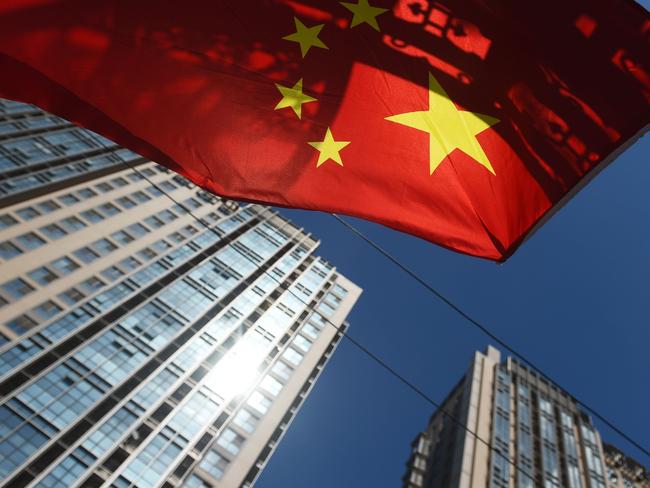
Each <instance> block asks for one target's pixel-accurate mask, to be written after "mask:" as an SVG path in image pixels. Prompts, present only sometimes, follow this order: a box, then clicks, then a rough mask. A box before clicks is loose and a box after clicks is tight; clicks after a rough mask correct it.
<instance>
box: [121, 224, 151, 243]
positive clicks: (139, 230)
mask: <svg viewBox="0 0 650 488" xmlns="http://www.w3.org/2000/svg"><path fill="white" fill-rule="evenodd" d="M126 229H127V230H128V231H129V233H130V234H131V235H132V236H135V238H136V239H137V238H138V237H142V236H143V235H145V234H147V233H148V232H149V229H147V228H146V227H145V226H144V225H142V224H131V225H129V226H128V227H127V228H126Z"/></svg>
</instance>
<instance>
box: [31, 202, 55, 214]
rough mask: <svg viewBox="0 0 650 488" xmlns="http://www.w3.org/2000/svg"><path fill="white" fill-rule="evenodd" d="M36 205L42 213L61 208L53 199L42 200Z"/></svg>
mask: <svg viewBox="0 0 650 488" xmlns="http://www.w3.org/2000/svg"><path fill="white" fill-rule="evenodd" d="M36 206H37V207H38V209H39V210H40V211H41V212H43V213H50V212H54V211H55V210H58V209H60V208H61V206H60V205H59V204H58V203H56V202H55V201H54V200H45V201H44V202H40V203H37V204H36Z"/></svg>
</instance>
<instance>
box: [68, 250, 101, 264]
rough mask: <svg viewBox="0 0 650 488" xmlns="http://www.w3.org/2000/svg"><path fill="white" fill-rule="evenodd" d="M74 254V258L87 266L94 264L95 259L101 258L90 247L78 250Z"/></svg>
mask: <svg viewBox="0 0 650 488" xmlns="http://www.w3.org/2000/svg"><path fill="white" fill-rule="evenodd" d="M72 254H74V257H76V258H77V259H79V260H80V261H83V262H84V263H86V264H88V263H92V262H93V261H94V260H95V259H97V258H99V254H97V253H96V252H95V251H93V250H92V249H90V248H89V247H82V248H81V249H77V250H76V251H74V252H73V253H72Z"/></svg>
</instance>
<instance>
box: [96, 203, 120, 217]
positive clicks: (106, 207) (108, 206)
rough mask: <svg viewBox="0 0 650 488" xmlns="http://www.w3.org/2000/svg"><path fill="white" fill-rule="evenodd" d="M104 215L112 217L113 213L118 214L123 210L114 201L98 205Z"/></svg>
mask: <svg viewBox="0 0 650 488" xmlns="http://www.w3.org/2000/svg"><path fill="white" fill-rule="evenodd" d="M97 208H98V209H99V210H100V211H101V212H102V213H103V214H104V215H106V216H108V217H112V216H113V215H117V214H118V213H120V212H121V210H120V209H119V208H117V207H116V206H115V205H113V204H112V203H103V204H101V205H100V206H99V207H97Z"/></svg>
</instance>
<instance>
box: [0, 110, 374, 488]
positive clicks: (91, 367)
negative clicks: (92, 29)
mask: <svg viewBox="0 0 650 488" xmlns="http://www.w3.org/2000/svg"><path fill="white" fill-rule="evenodd" d="M17 114H18V115H19V116H18V115H17ZM97 141H100V142H97ZM95 143H97V144H101V145H106V146H110V147H111V148H110V149H99V147H97V146H94V144H95ZM93 158H107V159H106V160H105V161H104V163H102V164H99V165H96V164H95V160H94V159H93ZM123 159H126V160H130V161H132V162H133V163H134V164H138V170H139V171H141V172H142V173H143V174H144V175H146V176H147V178H149V179H151V180H152V181H153V182H155V184H156V185H158V186H159V187H160V188H162V189H163V190H164V192H166V193H167V192H168V193H169V194H170V195H172V196H173V197H174V198H175V199H176V200H177V201H179V202H181V203H182V204H183V206H185V207H187V208H189V209H191V211H192V213H193V214H194V215H195V216H196V217H198V218H200V219H201V220H202V222H203V223H200V222H197V220H196V219H195V218H194V217H192V216H191V215H190V214H188V212H187V211H186V210H185V209H183V208H181V206H179V205H177V204H175V203H174V202H173V201H171V200H170V199H169V198H167V197H165V196H164V195H163V194H162V193H161V192H160V191H159V190H158V189H156V188H155V187H153V186H152V185H151V184H150V183H149V182H148V181H146V180H145V179H143V178H142V177H141V176H140V175H139V174H138V173H136V172H134V171H132V170H131V169H129V168H128V167H127V166H126V165H125V164H124V162H123V161H122V160H123ZM71 166H72V167H74V168H76V169H75V170H74V172H73V173H74V174H73V175H72V176H71V175H70V174H68V173H69V169H70V167H71ZM47 178H50V179H49V180H47ZM0 179H1V180H2V183H0V188H1V192H2V193H0V269H1V272H0V391H1V392H2V400H0V480H2V481H0V485H1V486H3V487H5V486H6V487H26V486H29V487H39V488H45V487H52V488H54V487H56V488H59V487H73V486H75V487H81V486H83V487H95V486H111V487H118V488H122V487H142V488H144V487H159V486H162V487H165V488H170V487H180V486H184V487H189V488H195V487H211V486H215V487H228V488H230V487H239V486H242V487H246V486H250V485H252V483H253V482H254V480H255V479H256V477H257V476H258V474H259V471H260V470H261V469H262V468H263V467H264V465H265V463H266V462H267V460H268V458H269V456H270V455H271V453H272V452H273V450H274V449H275V447H276V446H277V444H278V442H279V441H280V439H281V438H282V436H283V434H284V432H285V431H286V429H287V427H288V426H289V424H290V423H291V421H292V419H293V417H294V415H295V414H296V412H297V410H298V408H299V407H300V405H301V404H302V402H303V400H304V399H305V397H306V395H307V394H308V393H309V391H310V389H311V387H312V386H313V384H314V382H315V381H316V379H317V378H318V375H319V374H320V372H321V371H322V369H323V368H324V366H325V364H326V363H327V361H328V359H329V358H330V357H331V355H332V353H333V352H334V349H335V348H336V346H337V344H338V343H339V341H340V339H341V337H342V336H341V333H340V331H339V330H337V327H339V328H340V329H341V330H345V329H346V328H347V323H346V321H345V319H346V316H347V315H348V314H349V312H350V310H351V308H352V306H353V305H354V303H355V301H356V300H357V298H358V296H359V294H360V292H361V290H360V289H359V288H358V287H357V286H356V285H355V284H353V283H351V282H350V281H349V280H347V279H346V278H345V277H344V276H342V275H341V274H340V273H339V272H338V271H337V270H336V269H335V268H334V267H333V266H332V265H331V264H329V263H328V262H326V261H325V260H323V259H321V258H319V257H318V256H316V254H315V252H316V250H317V248H318V245H319V241H318V240H316V239H315V238H314V237H312V236H311V235H309V234H308V233H306V232H305V231H303V230H302V229H299V228H297V227H295V226H294V225H293V224H291V222H289V221H287V220H285V219H284V218H282V217H281V216H280V215H278V214H277V213H276V212H274V211H272V210H271V209H268V208H266V207H262V206H259V205H243V206H240V205H237V204H236V203H234V202H229V201H223V200H221V199H219V198H216V197H214V196H212V195H210V194H207V193H205V192H203V191H201V190H200V189H198V188H196V187H195V186H193V185H192V184H190V183H189V182H188V181H186V180H185V179H184V178H182V177H180V176H177V175H174V174H173V173H170V172H169V171H168V170H166V169H165V168H163V167H160V166H157V165H156V164H155V163H152V162H149V161H146V160H143V159H142V158H139V157H138V156H136V155H134V154H133V153H131V152H129V151H126V150H125V149H121V148H119V147H116V146H114V145H113V144H112V143H110V142H107V141H106V140H102V139H101V138H98V136H96V135H94V134H92V133H89V132H88V131H84V130H82V129H78V128H75V127H73V126H71V125H70V124H68V123H67V122H65V121H62V120H61V119H58V118H56V117H52V116H51V115H48V114H45V113H43V112H42V111H39V110H37V109H34V108H33V107H29V106H24V105H21V104H15V103H13V102H7V101H2V102H0ZM45 180H47V181H45ZM42 185H49V186H47V188H46V189H47V191H45V189H44V187H43V186H42ZM328 320H329V321H331V324H330V323H328ZM332 324H333V325H332Z"/></svg>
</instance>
